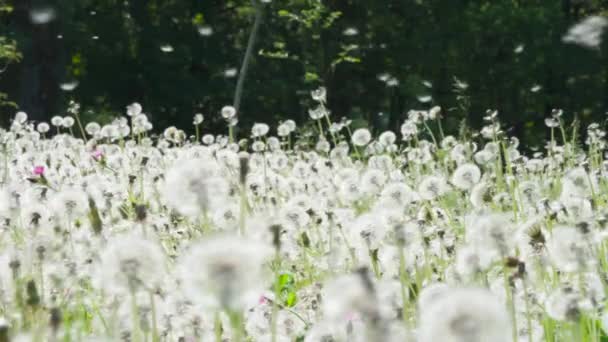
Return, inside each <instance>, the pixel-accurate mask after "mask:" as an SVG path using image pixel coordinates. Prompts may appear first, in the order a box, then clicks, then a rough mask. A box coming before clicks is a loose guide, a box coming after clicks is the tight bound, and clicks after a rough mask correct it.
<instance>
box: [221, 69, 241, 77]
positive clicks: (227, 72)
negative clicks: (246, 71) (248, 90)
mask: <svg viewBox="0 0 608 342" xmlns="http://www.w3.org/2000/svg"><path fill="white" fill-rule="evenodd" d="M237 73H238V70H237V69H236V68H230V69H226V70H224V77H226V78H233V77H235V76H236V74H237Z"/></svg>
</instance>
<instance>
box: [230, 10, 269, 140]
mask: <svg viewBox="0 0 608 342" xmlns="http://www.w3.org/2000/svg"><path fill="white" fill-rule="evenodd" d="M251 2H252V4H253V6H254V7H255V8H256V12H255V19H254V22H253V27H252V28H251V33H250V34H249V40H248V41H247V49H246V50H245V56H244V57H243V63H242V64H241V71H240V72H239V79H238V80H237V82H236V89H235V91H234V108H235V109H236V112H237V113H238V112H239V107H240V105H241V97H242V94H243V86H244V85H245V76H246V75H247V70H248V69H249V63H250V62H251V57H252V56H253V46H254V45H255V40H256V37H257V35H258V31H259V29H260V25H261V24H262V17H263V16H262V14H263V9H264V8H263V7H262V4H261V3H259V2H258V1H256V0H252V1H251ZM231 136H232V135H231Z"/></svg>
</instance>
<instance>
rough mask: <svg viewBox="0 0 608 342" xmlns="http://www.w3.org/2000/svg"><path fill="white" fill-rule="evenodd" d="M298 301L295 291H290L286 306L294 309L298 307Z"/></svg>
mask: <svg viewBox="0 0 608 342" xmlns="http://www.w3.org/2000/svg"><path fill="white" fill-rule="evenodd" d="M297 301H298V297H297V295H296V293H295V292H294V291H290V292H289V293H287V298H286V299H285V306H287V307H289V308H292V307H294V306H295V305H296V302H297Z"/></svg>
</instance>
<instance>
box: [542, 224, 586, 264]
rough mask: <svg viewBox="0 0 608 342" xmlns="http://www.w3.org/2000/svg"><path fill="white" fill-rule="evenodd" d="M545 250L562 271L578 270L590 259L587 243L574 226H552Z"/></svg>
mask: <svg viewBox="0 0 608 342" xmlns="http://www.w3.org/2000/svg"><path fill="white" fill-rule="evenodd" d="M547 251H548V252H549V257H550V259H551V262H552V263H553V264H554V265H555V266H556V267H557V268H559V269H560V270H562V271H564V272H577V271H580V270H582V269H583V268H584V267H585V266H586V265H587V264H588V263H589V262H590V260H592V258H590V252H589V245H588V244H587V243H586V241H585V239H584V237H583V235H582V234H581V233H580V232H579V231H578V230H577V229H576V228H574V227H568V226H558V227H554V228H553V229H552V231H551V236H550V238H549V240H548V242H547Z"/></svg>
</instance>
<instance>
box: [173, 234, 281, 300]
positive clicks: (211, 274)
mask: <svg viewBox="0 0 608 342" xmlns="http://www.w3.org/2000/svg"><path fill="white" fill-rule="evenodd" d="M271 255H272V249H271V247H269V246H267V245H265V244H262V243H260V242H257V241H250V240H246V239H242V238H239V237H236V236H230V235H225V236H216V237H212V238H209V239H207V240H203V241H201V242H199V243H197V244H195V245H193V246H192V247H190V249H189V250H188V251H187V253H186V254H185V255H184V257H183V258H182V259H181V260H180V263H179V270H180V278H181V279H182V284H183V287H184V290H185V293H186V295H187V296H188V298H189V299H190V300H192V301H193V302H195V303H198V304H200V305H202V306H203V307H208V308H212V309H225V310H234V311H237V310H242V309H244V308H246V307H248V306H249V305H253V304H255V303H257V301H258V299H259V297H260V295H261V294H262V293H263V292H264V289H265V287H266V285H267V282H266V281H265V280H264V279H265V278H264V268H265V262H266V261H267V260H268V258H269V257H270V256H271Z"/></svg>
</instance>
